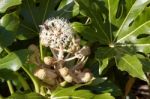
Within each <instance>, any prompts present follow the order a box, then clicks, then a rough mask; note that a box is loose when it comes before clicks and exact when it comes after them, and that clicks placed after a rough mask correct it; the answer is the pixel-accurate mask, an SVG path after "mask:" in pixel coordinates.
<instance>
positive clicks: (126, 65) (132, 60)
mask: <svg viewBox="0 0 150 99" xmlns="http://www.w3.org/2000/svg"><path fill="white" fill-rule="evenodd" d="M116 63H117V67H118V69H120V70H121V71H127V72H128V73H129V74H130V75H131V76H133V77H137V78H139V79H142V80H144V81H148V80H147V78H146V76H145V74H144V72H143V70H142V64H141V62H140V61H139V60H138V58H137V57H136V56H135V55H132V56H131V55H129V54H125V55H124V56H122V57H116Z"/></svg>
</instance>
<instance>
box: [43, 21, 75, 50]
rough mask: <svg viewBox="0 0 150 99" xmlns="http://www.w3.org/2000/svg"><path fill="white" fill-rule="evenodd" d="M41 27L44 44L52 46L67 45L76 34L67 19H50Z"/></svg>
mask: <svg viewBox="0 0 150 99" xmlns="http://www.w3.org/2000/svg"><path fill="white" fill-rule="evenodd" d="M40 27H41V33H40V42H41V44H42V45H43V46H46V47H50V48H60V46H62V47H63V48H65V47H67V45H68V43H69V41H70V40H71V39H72V37H73V34H74V33H73V30H72V28H71V26H70V25H69V23H68V22H67V20H65V19H59V18H56V19H55V18H54V19H48V20H46V21H45V23H44V24H43V25H40Z"/></svg>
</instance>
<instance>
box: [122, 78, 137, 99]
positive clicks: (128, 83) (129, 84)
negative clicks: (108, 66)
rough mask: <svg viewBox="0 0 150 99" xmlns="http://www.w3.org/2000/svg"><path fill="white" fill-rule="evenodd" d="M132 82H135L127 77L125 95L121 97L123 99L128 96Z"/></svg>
mask: <svg viewBox="0 0 150 99" xmlns="http://www.w3.org/2000/svg"><path fill="white" fill-rule="evenodd" d="M134 82H135V78H133V77H131V76H129V80H128V81H127V83H126V86H125V94H124V96H123V99H125V97H126V96H127V95H128V94H129V92H130V90H131V88H132V86H133V84H134Z"/></svg>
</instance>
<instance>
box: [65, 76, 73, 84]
mask: <svg viewBox="0 0 150 99" xmlns="http://www.w3.org/2000/svg"><path fill="white" fill-rule="evenodd" d="M64 80H65V81H66V82H69V83H71V82H72V81H73V78H72V77H71V76H70V75H67V76H65V77H64Z"/></svg>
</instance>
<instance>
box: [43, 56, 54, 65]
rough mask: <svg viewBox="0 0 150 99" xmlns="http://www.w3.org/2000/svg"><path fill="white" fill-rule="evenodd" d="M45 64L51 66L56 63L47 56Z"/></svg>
mask: <svg viewBox="0 0 150 99" xmlns="http://www.w3.org/2000/svg"><path fill="white" fill-rule="evenodd" d="M44 63H45V64H46V65H51V64H52V63H54V58H52V57H50V56H46V57H44Z"/></svg>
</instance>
